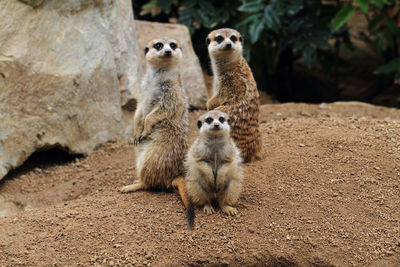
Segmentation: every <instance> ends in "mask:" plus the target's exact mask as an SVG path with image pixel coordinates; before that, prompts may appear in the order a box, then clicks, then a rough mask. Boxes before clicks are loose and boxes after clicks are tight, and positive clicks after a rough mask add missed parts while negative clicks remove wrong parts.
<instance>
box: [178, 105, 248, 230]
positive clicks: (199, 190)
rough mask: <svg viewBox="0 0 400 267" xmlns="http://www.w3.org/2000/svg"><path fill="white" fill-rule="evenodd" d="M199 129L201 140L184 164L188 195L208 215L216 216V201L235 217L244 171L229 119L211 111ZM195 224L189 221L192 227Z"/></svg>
mask: <svg viewBox="0 0 400 267" xmlns="http://www.w3.org/2000/svg"><path fill="white" fill-rule="evenodd" d="M197 126H198V128H199V130H200V131H199V136H198V137H197V139H196V141H195V142H194V143H193V145H192V146H191V147H190V149H189V152H188V154H187V157H186V160H185V168H186V181H187V192H188V195H189V198H190V200H191V202H192V203H193V204H195V205H198V206H203V211H204V212H205V213H206V214H212V213H214V208H213V207H212V205H211V204H212V202H213V201H214V200H216V202H218V204H219V206H220V208H221V209H222V211H223V212H225V213H226V214H228V215H236V214H237V209H236V208H234V207H233V206H234V205H235V204H236V203H237V201H238V199H239V195H240V193H241V191H242V181H243V171H242V166H241V162H242V158H241V157H240V151H239V149H238V148H237V147H236V145H235V143H234V142H233V140H232V138H231V137H230V135H229V132H230V119H229V117H228V115H227V114H226V113H224V112H222V111H219V110H212V111H209V112H207V113H206V114H204V115H202V116H201V117H200V118H199V120H198V122H197ZM191 224H193V222H191V221H190V218H189V227H192V225H191Z"/></svg>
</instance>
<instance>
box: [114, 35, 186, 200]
mask: <svg viewBox="0 0 400 267" xmlns="http://www.w3.org/2000/svg"><path fill="white" fill-rule="evenodd" d="M144 52H145V55H146V64H147V65H146V74H145V75H144V77H143V80H142V84H141V88H142V90H141V95H140V97H139V101H138V106H137V109H136V112H135V116H134V143H135V145H136V172H137V178H138V180H136V181H135V182H134V183H133V184H130V185H127V186H124V187H122V188H121V189H120V191H121V192H123V193H127V192H134V191H137V190H143V189H154V188H158V189H162V190H167V189H169V188H171V187H172V186H176V187H178V190H179V192H180V194H181V197H182V201H183V202H184V204H185V206H186V207H187V205H188V204H187V196H185V191H186V190H184V187H185V181H184V178H183V174H184V167H183V161H184V156H185V153H186V151H187V147H188V145H187V132H188V127H189V119H188V111H187V104H186V99H185V93H184V91H183V89H182V87H181V84H180V76H179V69H178V64H179V60H180V58H181V57H182V51H181V49H180V48H179V47H178V44H177V42H176V41H175V40H173V39H171V38H168V37H163V38H156V39H153V40H151V41H150V42H149V43H148V44H147V46H146V48H145V50H144ZM185 198H186V199H185Z"/></svg>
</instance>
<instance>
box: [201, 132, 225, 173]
mask: <svg viewBox="0 0 400 267" xmlns="http://www.w3.org/2000/svg"><path fill="white" fill-rule="evenodd" d="M205 153H206V155H207V156H206V158H207V161H208V163H209V164H210V166H211V168H212V170H213V173H214V176H217V174H218V170H219V168H220V167H221V165H222V164H224V163H225V162H227V160H228V158H227V147H226V144H225V140H219V139H216V140H212V141H210V142H209V143H208V147H207V149H206V151H205Z"/></svg>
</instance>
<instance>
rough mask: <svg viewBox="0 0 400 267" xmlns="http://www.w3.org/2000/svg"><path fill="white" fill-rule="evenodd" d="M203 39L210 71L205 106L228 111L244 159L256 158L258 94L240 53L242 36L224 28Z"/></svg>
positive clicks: (257, 145) (209, 108)
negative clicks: (210, 89) (210, 85)
mask: <svg viewBox="0 0 400 267" xmlns="http://www.w3.org/2000/svg"><path fill="white" fill-rule="evenodd" d="M206 42H207V46H208V52H209V55H210V59H211V67H212V71H213V74H214V79H213V96H212V97H211V98H210V99H209V100H208V101H207V110H212V109H218V110H221V111H223V112H226V113H227V114H228V115H229V117H230V118H231V120H232V126H231V135H232V138H233V140H234V141H235V143H236V145H237V146H238V148H239V149H240V151H241V155H242V157H243V159H244V161H245V162H249V161H253V160H255V159H260V158H261V135H260V131H259V122H258V120H259V94H258V90H257V85H256V82H255V80H254V77H253V74H252V72H251V69H250V67H249V65H248V64H247V61H246V59H244V57H243V55H242V45H243V38H242V36H241V35H240V33H239V32H238V31H236V30H233V29H228V28H224V29H219V30H215V31H212V32H211V33H210V34H209V35H208V36H207V38H206Z"/></svg>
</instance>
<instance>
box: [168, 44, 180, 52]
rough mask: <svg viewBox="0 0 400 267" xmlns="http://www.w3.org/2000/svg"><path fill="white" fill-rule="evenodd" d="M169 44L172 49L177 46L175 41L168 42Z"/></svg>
mask: <svg viewBox="0 0 400 267" xmlns="http://www.w3.org/2000/svg"><path fill="white" fill-rule="evenodd" d="M169 46H170V47H171V48H172V50H175V49H176V48H177V47H178V46H177V45H176V43H170V44H169Z"/></svg>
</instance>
